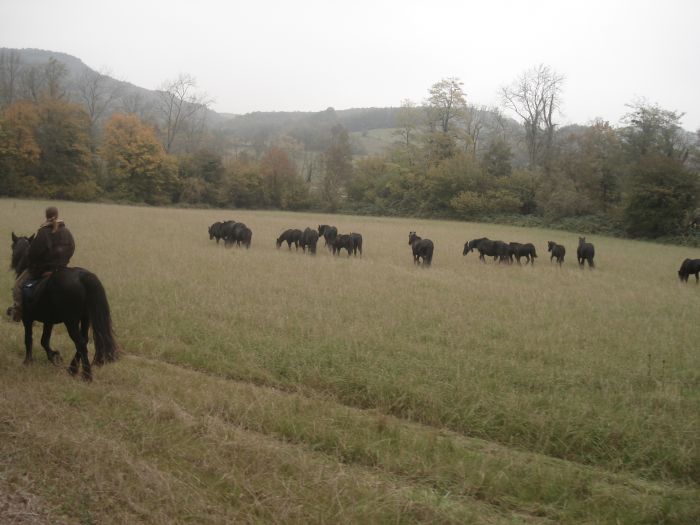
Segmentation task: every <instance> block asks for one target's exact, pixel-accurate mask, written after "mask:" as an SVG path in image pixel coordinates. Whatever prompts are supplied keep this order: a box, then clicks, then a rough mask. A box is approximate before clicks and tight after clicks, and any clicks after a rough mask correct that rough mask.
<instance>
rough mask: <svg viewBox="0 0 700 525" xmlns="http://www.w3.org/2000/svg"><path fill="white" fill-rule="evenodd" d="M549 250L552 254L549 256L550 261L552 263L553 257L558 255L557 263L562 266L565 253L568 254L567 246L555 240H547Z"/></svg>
mask: <svg viewBox="0 0 700 525" xmlns="http://www.w3.org/2000/svg"><path fill="white" fill-rule="evenodd" d="M547 251H548V252H550V253H551V254H552V256H551V257H550V258H549V262H550V263H551V262H552V259H554V258H555V257H556V259H557V263H558V264H559V266H561V265H562V263H563V262H564V255H566V248H564V247H563V246H562V245H561V244H557V243H556V242H554V241H547Z"/></svg>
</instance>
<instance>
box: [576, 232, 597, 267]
mask: <svg viewBox="0 0 700 525" xmlns="http://www.w3.org/2000/svg"><path fill="white" fill-rule="evenodd" d="M576 257H577V258H578V265H579V266H580V267H581V268H583V265H584V262H585V261H588V267H589V268H594V267H595V264H593V257H595V247H594V246H593V244H591V243H590V242H586V238H585V237H579V238H578V248H576Z"/></svg>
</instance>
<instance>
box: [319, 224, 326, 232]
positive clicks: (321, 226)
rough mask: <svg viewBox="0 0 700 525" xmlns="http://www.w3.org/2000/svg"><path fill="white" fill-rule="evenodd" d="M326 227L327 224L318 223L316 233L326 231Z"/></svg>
mask: <svg viewBox="0 0 700 525" xmlns="http://www.w3.org/2000/svg"><path fill="white" fill-rule="evenodd" d="M326 228H328V225H327V224H319V225H318V234H319V235H323V232H324V231H326Z"/></svg>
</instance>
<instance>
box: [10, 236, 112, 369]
mask: <svg viewBox="0 0 700 525" xmlns="http://www.w3.org/2000/svg"><path fill="white" fill-rule="evenodd" d="M32 239H33V236H32V237H29V238H27V237H17V236H16V235H15V234H14V233H13V234H12V269H13V270H14V271H15V273H16V274H17V275H19V274H21V273H22V272H23V271H24V270H25V269H26V263H27V252H28V250H29V245H30V244H31V240H32ZM35 288H39V290H35V291H34V296H33V297H31V298H29V297H25V298H24V299H23V306H22V324H23V325H24V345H25V350H26V355H25V358H24V363H25V364H29V363H31V362H33V361H34V358H33V356H32V343H33V340H32V323H33V322H34V321H39V322H41V323H43V324H44V330H43V333H42V335H41V346H42V347H43V348H44V350H45V351H46V357H47V358H48V359H49V361H50V362H52V363H53V364H55V365H58V364H60V363H61V355H60V354H59V353H58V352H57V351H55V350H53V349H52V348H51V344H50V341H51V331H52V330H53V326H54V325H55V324H59V323H63V324H65V325H66V329H67V330H68V335H69V336H70V338H71V339H72V340H73V343H74V344H75V356H74V357H73V360H72V361H71V363H70V366H69V367H68V371H69V372H70V373H71V375H75V374H77V373H78V370H79V368H80V365H81V363H82V368H83V378H84V379H85V380H87V381H91V380H92V369H91V367H90V360H89V359H88V350H87V344H88V331H89V329H90V325H92V333H93V338H94V341H95V359H94V361H93V364H94V365H96V366H100V365H103V364H104V363H105V361H108V362H110V361H114V360H115V359H116V357H117V344H116V342H115V340H114V333H113V332H112V318H111V316H110V313H109V303H108V302H107V295H106V293H105V289H104V287H103V286H102V283H101V282H100V280H99V279H98V278H97V276H96V275H95V274H94V273H91V272H89V271H88V270H85V269H83V268H59V269H57V270H55V271H54V272H53V273H52V274H51V275H50V276H49V277H45V278H43V279H42V280H41V281H40V282H39V284H37V285H35Z"/></svg>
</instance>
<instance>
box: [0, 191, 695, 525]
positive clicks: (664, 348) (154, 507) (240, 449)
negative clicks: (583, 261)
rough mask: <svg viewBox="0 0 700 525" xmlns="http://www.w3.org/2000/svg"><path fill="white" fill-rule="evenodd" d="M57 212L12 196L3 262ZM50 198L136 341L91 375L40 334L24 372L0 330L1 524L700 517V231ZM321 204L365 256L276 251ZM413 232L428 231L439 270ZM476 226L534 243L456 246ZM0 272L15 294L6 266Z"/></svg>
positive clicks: (18, 333) (3, 231) (315, 219)
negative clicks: (684, 236) (244, 238)
mask: <svg viewBox="0 0 700 525" xmlns="http://www.w3.org/2000/svg"><path fill="white" fill-rule="evenodd" d="M46 205H47V203H46V202H39V201H15V200H0V239H5V241H4V242H1V243H0V260H3V261H6V263H7V264H8V265H9V253H10V232H11V231H14V232H16V233H18V234H19V233H22V234H29V233H31V232H32V231H34V230H35V229H36V226H37V225H38V223H40V222H41V218H42V214H43V209H44V207H45V206H46ZM59 210H60V211H61V216H62V217H63V218H64V219H65V220H66V223H67V224H68V225H69V227H70V228H71V230H72V231H73V234H74V236H75V238H76V243H77V250H76V254H75V256H74V258H73V261H72V264H73V265H76V266H83V267H86V268H89V269H91V270H92V271H94V272H95V273H96V274H97V275H98V276H99V277H100V279H101V280H102V282H103V284H104V285H105V287H106V289H107V294H108V297H109V300H110V303H111V307H112V315H113V320H114V325H115V330H116V333H117V338H118V341H119V343H120V345H121V347H122V348H123V358H122V359H121V360H120V361H119V362H117V363H116V364H113V365H109V366H106V367H104V368H101V369H96V371H95V374H94V375H95V380H94V382H93V383H92V384H85V383H83V382H82V381H80V380H76V379H72V378H71V377H69V376H68V374H66V373H65V371H64V370H63V369H61V368H56V367H53V366H52V365H50V364H48V363H47V361H46V359H45V356H44V353H43V350H41V348H40V347H39V346H38V341H37V344H36V345H35V346H36V347H35V354H36V359H37V361H36V363H35V364H34V365H33V366H30V367H24V366H22V364H21V362H22V358H23V354H24V349H23V331H22V329H21V328H20V326H19V325H18V324H14V323H10V322H9V321H4V322H2V323H0V522H3V523H4V522H10V523H12V522H13V521H12V520H14V522H16V523H61V522H66V523H75V522H79V523H164V524H165V523H176V522H177V523H212V524H214V523H233V522H236V523H239V522H243V523H270V522H272V523H386V522H391V523H415V522H428V523H522V522H527V523H698V522H700V490H699V485H700V450H699V441H700V439H699V436H700V322H698V311H699V308H700V287H698V286H696V285H695V284H694V282H691V283H689V284H687V285H682V284H680V283H679V282H678V279H677V274H676V272H677V270H678V267H679V266H680V263H681V261H682V260H683V259H684V258H685V257H691V258H700V251H699V250H693V249H687V248H677V247H669V246H661V245H655V244H651V243H643V242H635V241H625V240H620V239H611V238H603V237H590V238H589V239H588V240H589V241H591V242H593V243H595V245H596V254H597V255H596V263H597V268H596V269H595V270H594V271H590V270H588V269H586V270H584V271H582V270H580V269H579V268H578V265H577V264H576V260H575V244H576V240H577V235H576V234H575V233H565V232H553V231H546V230H534V229H530V230H528V229H520V228H512V227H502V226H497V225H490V224H489V225H485V224H474V223H456V222H440V221H427V220H410V219H396V218H372V217H352V216H324V215H313V214H291V213H281V212H250V211H231V212H224V211H219V210H175V209H154V208H145V207H126V206H111V205H97V204H75V203H59ZM223 219H235V220H238V221H243V222H245V223H246V224H247V225H248V226H249V227H250V228H251V229H252V230H253V245H252V248H251V249H250V250H244V249H236V248H234V249H224V248H223V246H222V245H219V246H217V245H216V244H215V243H214V242H213V241H210V240H209V238H208V236H207V233H206V232H207V227H208V225H209V224H211V223H212V222H214V221H216V220H223ZM319 223H331V224H335V225H336V226H338V229H339V231H341V232H349V231H358V232H361V233H362V234H363V236H364V248H365V254H364V257H363V258H347V257H346V256H343V257H339V258H338V257H335V258H334V257H332V256H331V255H330V254H329V253H328V252H327V251H326V250H325V249H323V248H322V247H321V248H320V249H319V253H318V255H317V256H315V257H311V256H304V255H302V254H301V252H299V253H295V252H294V250H292V252H291V253H290V252H289V251H288V250H287V249H286V247H284V248H282V249H280V250H276V249H275V242H274V241H275V238H276V237H277V236H278V235H279V233H280V232H281V231H282V230H284V229H286V228H292V227H295V228H301V229H303V228H304V227H305V226H312V227H315V226H316V225H317V224H319ZM410 230H417V231H418V233H419V234H420V235H422V236H423V237H429V238H431V239H432V240H433V241H434V242H435V247H436V248H435V255H434V259H433V267H432V268H430V269H422V268H419V267H415V266H414V265H413V264H412V257H411V253H410V247H409V246H408V244H407V243H408V232H409V231H410ZM481 236H488V237H490V238H492V239H503V240H505V241H511V240H517V241H520V242H533V243H534V244H535V245H536V247H537V250H538V254H539V256H540V257H539V259H538V260H537V262H536V264H535V265H534V267H529V266H527V267H525V266H523V267H518V266H517V265H513V266H510V267H508V266H505V265H503V266H499V265H496V264H493V263H492V262H489V263H488V264H481V263H479V262H478V260H477V257H476V256H475V255H474V254H470V255H468V256H466V257H463V256H462V247H463V244H464V242H465V241H466V240H468V239H472V238H475V237H481ZM548 240H555V241H557V242H559V243H561V244H564V245H565V246H566V247H567V257H566V263H565V264H564V266H563V267H562V268H558V267H557V266H556V265H553V264H550V262H549V259H548V257H547V255H548V254H547V253H546V241H548ZM321 244H322V243H321ZM285 246H286V245H285ZM691 281H694V280H693V279H692V278H691ZM0 285H1V287H2V289H4V290H5V291H6V294H5V297H6V301H5V302H6V303H7V304H8V305H9V303H10V288H11V285H12V273H11V272H10V271H9V270H8V271H5V272H3V273H2V275H1V276H0ZM3 310H4V308H3ZM38 337H39V329H38V328H36V329H35V338H37V339H38ZM54 339H55V347H56V348H57V349H59V350H61V351H62V354H63V357H64V360H66V358H68V357H71V356H72V353H73V347H72V344H71V342H70V340H69V339H68V337H67V335H66V334H65V329H63V328H57V330H56V331H55V335H54ZM22 520H25V521H22Z"/></svg>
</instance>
